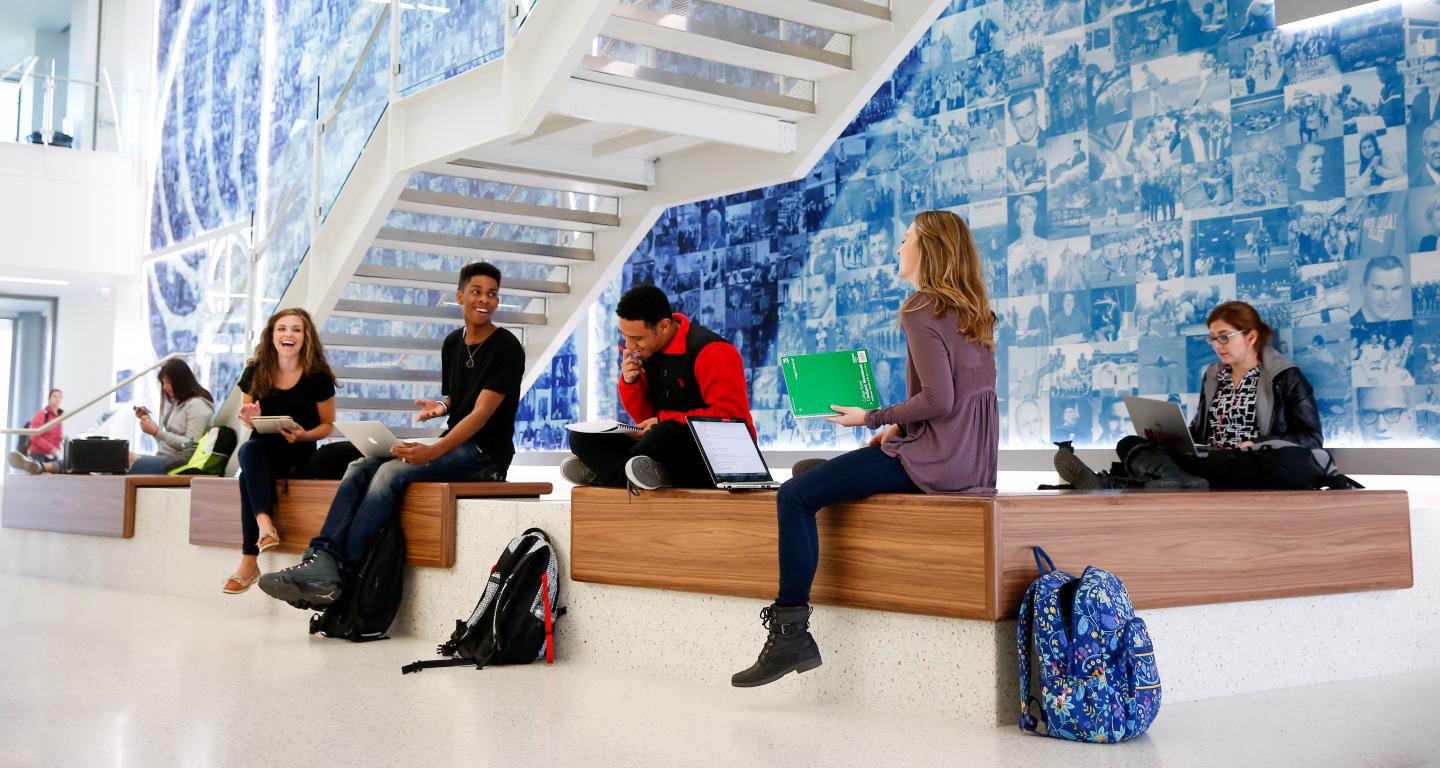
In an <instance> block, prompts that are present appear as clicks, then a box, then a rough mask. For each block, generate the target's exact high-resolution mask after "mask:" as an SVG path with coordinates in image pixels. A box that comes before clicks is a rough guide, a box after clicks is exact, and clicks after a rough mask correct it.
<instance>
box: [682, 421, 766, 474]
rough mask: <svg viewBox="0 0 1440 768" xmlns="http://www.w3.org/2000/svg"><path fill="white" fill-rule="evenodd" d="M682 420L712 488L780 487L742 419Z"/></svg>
mask: <svg viewBox="0 0 1440 768" xmlns="http://www.w3.org/2000/svg"><path fill="white" fill-rule="evenodd" d="M686 421H688V422H689V423H690V433H691V434H693V435H694V436H695V444H696V445H698V446H699V447H700V455H701V456H703V457H704V458H705V468H706V469H708V470H710V478H711V479H712V480H714V481H715V487H716V488H724V489H725V490H727V491H752V490H763V489H766V488H779V487H780V483H778V482H776V480H775V478H774V477H771V476H770V467H768V466H766V465H765V457H764V456H761V455H760V446H758V445H756V444H755V438H754V437H752V436H751V435H750V428H749V427H747V426H745V422H744V421H743V420H741V419H726V418H721V417H718V416H691V417H690V418H689V419H687V420H686Z"/></svg>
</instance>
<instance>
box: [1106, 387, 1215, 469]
mask: <svg viewBox="0 0 1440 768" xmlns="http://www.w3.org/2000/svg"><path fill="white" fill-rule="evenodd" d="M1125 409H1126V410H1128V411H1130V421H1131V422H1132V423H1134V425H1135V434H1137V435H1139V436H1141V437H1143V438H1145V439H1146V440H1149V441H1150V442H1152V443H1157V444H1159V445H1163V446H1165V447H1166V448H1169V449H1170V450H1172V451H1175V452H1176V453H1179V454H1183V455H1185V456H1204V455H1205V454H1207V453H1209V452H1210V449H1209V448H1207V447H1205V446H1203V445H1197V444H1196V443H1195V441H1194V440H1193V439H1191V437H1190V428H1189V427H1187V426H1186V425H1185V414H1184V413H1181V411H1180V406H1178V405H1176V404H1174V403H1171V402H1168V401H1165V400H1152V399H1150V398H1148V397H1135V396H1134V395H1130V396H1128V397H1126V398H1125Z"/></svg>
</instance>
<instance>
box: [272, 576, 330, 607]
mask: <svg viewBox="0 0 1440 768" xmlns="http://www.w3.org/2000/svg"><path fill="white" fill-rule="evenodd" d="M259 584H260V591H261V592H264V593H265V594H267V595H269V596H271V597H273V598H275V599H276V600H279V601H281V602H285V603H290V604H291V605H297V604H298V603H304V604H306V605H308V606H310V607H312V608H324V607H326V606H329V605H333V604H334V603H335V601H336V600H338V599H340V590H339V588H331V589H329V590H327V591H326V592H324V593H323V594H316V591H315V590H313V589H312V590H307V589H302V588H301V587H300V586H299V585H296V584H294V583H292V582H288V581H275V582H271V583H268V584H267V583H266V581H265V579H263V578H262V579H261V580H260V582H259ZM297 607H298V606H297Z"/></svg>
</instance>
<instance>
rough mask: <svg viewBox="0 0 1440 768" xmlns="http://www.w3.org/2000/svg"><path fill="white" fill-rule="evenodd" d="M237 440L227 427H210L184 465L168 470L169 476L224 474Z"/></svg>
mask: <svg viewBox="0 0 1440 768" xmlns="http://www.w3.org/2000/svg"><path fill="white" fill-rule="evenodd" d="M236 443H237V439H236V437H235V430H233V429H231V428H229V427H211V428H210V430H209V431H208V432H206V433H205V434H204V435H202V436H201V437H200V442H199V443H197V444H196V445H195V452H194V453H192V454H190V458H189V460H187V461H186V462H185V463H184V464H181V465H180V466H178V467H175V468H174V469H172V470H170V471H169V472H167V473H166V474H170V475H215V476H217V477H218V476H220V475H223V474H225V465H226V464H228V463H229V462H230V455H231V454H233V453H235V445H236Z"/></svg>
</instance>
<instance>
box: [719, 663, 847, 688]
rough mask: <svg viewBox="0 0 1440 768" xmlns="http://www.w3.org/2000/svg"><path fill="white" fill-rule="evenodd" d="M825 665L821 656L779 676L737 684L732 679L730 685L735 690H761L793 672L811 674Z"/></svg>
mask: <svg viewBox="0 0 1440 768" xmlns="http://www.w3.org/2000/svg"><path fill="white" fill-rule="evenodd" d="M823 663H824V660H823V659H821V658H820V657H819V656H816V657H815V658H813V659H806V660H805V661H802V662H800V663H799V664H795V665H794V666H791V667H788V668H786V669H785V671H783V672H780V673H779V674H775V675H771V676H770V677H766V678H763V679H760V680H754V681H751V682H748V683H737V682H735V680H734V678H731V680H730V685H731V686H732V687H734V688H759V687H760V686H762V685H769V684H771V683H773V682H775V681H776V680H779V679H780V678H782V677H784V676H786V675H788V674H790V673H791V672H796V673H799V672H809V671H810V670H812V669H814V668H816V667H818V666H820V665H821V664H823Z"/></svg>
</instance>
